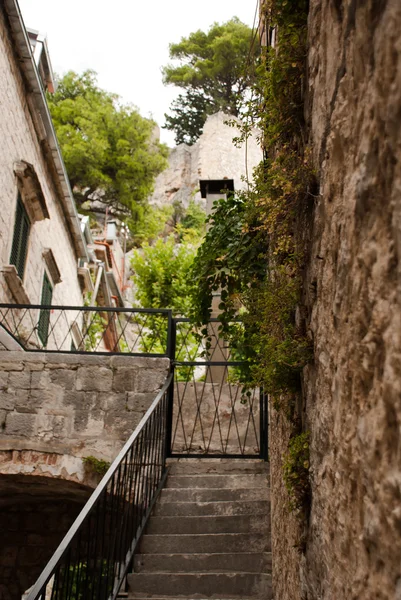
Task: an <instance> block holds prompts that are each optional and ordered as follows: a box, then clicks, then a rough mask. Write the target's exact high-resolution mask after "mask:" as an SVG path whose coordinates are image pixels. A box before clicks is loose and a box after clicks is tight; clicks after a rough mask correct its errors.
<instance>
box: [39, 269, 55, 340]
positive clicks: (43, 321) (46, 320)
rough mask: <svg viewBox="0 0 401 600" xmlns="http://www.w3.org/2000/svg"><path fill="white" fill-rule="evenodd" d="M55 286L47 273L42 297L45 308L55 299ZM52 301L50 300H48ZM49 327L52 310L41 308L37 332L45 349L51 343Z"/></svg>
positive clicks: (45, 273)
mask: <svg viewBox="0 0 401 600" xmlns="http://www.w3.org/2000/svg"><path fill="white" fill-rule="evenodd" d="M53 290H54V284H53V282H52V280H51V278H50V277H49V275H48V274H47V272H46V269H45V271H44V274H43V279H42V295H41V300H40V303H41V305H43V306H51V303H52V299H53ZM49 297H50V299H49V300H48V298H49ZM49 327H50V310H46V309H43V308H41V309H40V312H39V319H38V325H37V332H38V337H39V339H40V341H41V342H42V344H43V347H44V348H46V346H47V342H48V341H49Z"/></svg>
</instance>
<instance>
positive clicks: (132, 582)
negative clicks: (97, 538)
mask: <svg viewBox="0 0 401 600" xmlns="http://www.w3.org/2000/svg"><path fill="white" fill-rule="evenodd" d="M128 585H129V589H130V597H131V598H137V597H141V595H142V596H143V595H145V596H146V595H157V594H159V595H161V594H163V595H164V596H174V597H177V596H178V597H179V596H186V597H188V596H191V595H203V596H205V598H216V596H219V597H220V596H221V597H222V598H224V597H226V598H228V597H230V598H231V597H233V598H235V597H236V598H239V599H241V600H242V599H243V598H244V596H251V597H252V598H255V599H256V598H266V596H267V595H268V594H269V593H270V591H271V577H270V575H266V574H263V573H262V574H257V573H236V574H233V573H174V574H173V573H133V574H131V575H128Z"/></svg>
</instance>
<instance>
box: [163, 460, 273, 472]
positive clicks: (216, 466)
mask: <svg viewBox="0 0 401 600" xmlns="http://www.w3.org/2000/svg"><path fill="white" fill-rule="evenodd" d="M167 464H168V466H169V467H170V473H171V475H199V474H201V473H209V474H211V473H216V474H223V473H224V474H225V473H266V474H268V473H269V463H267V462H264V461H262V460H260V459H249V458H248V459H242V458H239V459H231V458H214V459H207V458H203V459H193V458H179V459H170V460H168V461H167Z"/></svg>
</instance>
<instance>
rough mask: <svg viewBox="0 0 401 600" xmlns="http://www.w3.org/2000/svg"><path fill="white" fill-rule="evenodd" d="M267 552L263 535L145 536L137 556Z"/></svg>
mask: <svg viewBox="0 0 401 600" xmlns="http://www.w3.org/2000/svg"><path fill="white" fill-rule="evenodd" d="M270 550H271V548H270V536H269V535H266V533H251V534H249V533H217V534H209V535H208V534H206V535H204V534H201V535H199V534H195V535H194V534H184V535H158V534H155V535H152V534H145V535H144V536H143V537H142V539H141V541H140V544H139V553H140V554H180V553H183V554H204V553H210V554H214V553H217V554H221V553H223V554H224V553H226V552H233V553H237V552H240V553H241V552H270Z"/></svg>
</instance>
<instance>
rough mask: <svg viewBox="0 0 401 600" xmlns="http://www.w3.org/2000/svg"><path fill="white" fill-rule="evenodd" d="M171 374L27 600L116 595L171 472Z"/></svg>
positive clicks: (107, 599)
mask: <svg viewBox="0 0 401 600" xmlns="http://www.w3.org/2000/svg"><path fill="white" fill-rule="evenodd" d="M171 380H172V376H171V375H170V376H169V378H168V380H167V381H166V383H165V385H164V386H163V388H162V390H161V391H160V392H159V394H158V395H157V397H156V399H155V400H154V402H153V404H152V405H151V407H150V408H149V410H148V411H147V413H146V414H145V416H144V417H143V419H142V421H141V422H140V424H139V425H138V427H137V428H136V430H135V432H134V433H133V434H132V436H131V437H130V439H129V440H128V442H127V443H126V444H125V446H124V448H123V449H122V450H121V452H120V454H119V455H118V457H117V458H116V459H115V461H114V462H113V464H112V465H111V467H110V468H109V470H108V471H107V473H106V475H105V476H104V477H103V479H102V481H101V482H100V484H99V485H98V487H97V488H96V490H95V492H94V493H93V494H92V496H91V497H90V499H89V500H88V502H87V504H86V505H85V507H84V508H83V510H82V511H81V513H80V515H79V516H78V518H77V519H76V521H75V523H74V524H73V525H72V527H71V529H70V530H69V532H68V533H67V535H66V536H65V538H64V540H63V541H62V542H61V544H60V546H59V547H58V549H57V550H56V552H55V553H54V555H53V557H52V559H51V560H50V562H49V563H48V565H47V566H46V568H45V569H44V571H43V572H42V574H41V576H40V577H39V579H38V581H37V582H36V584H35V585H34V587H33V588H32V590H31V592H30V594H29V596H28V597H27V600H47V599H48V598H50V599H51V600H89V599H90V600H114V599H115V598H116V597H117V595H118V592H119V590H120V588H121V585H122V583H123V581H124V578H125V576H126V574H127V572H129V570H130V568H131V566H132V561H133V556H134V553H135V548H136V546H137V543H138V541H139V538H140V536H141V533H142V531H143V528H144V526H145V524H146V521H147V519H148V517H149V515H150V512H151V510H152V507H153V504H154V502H155V500H156V498H157V495H158V493H159V491H160V490H161V488H162V487H163V484H164V481H165V478H166V476H167V469H166V455H167V453H168V452H167V451H168V448H167V447H166V430H167V418H168V388H169V386H170V383H171Z"/></svg>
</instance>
